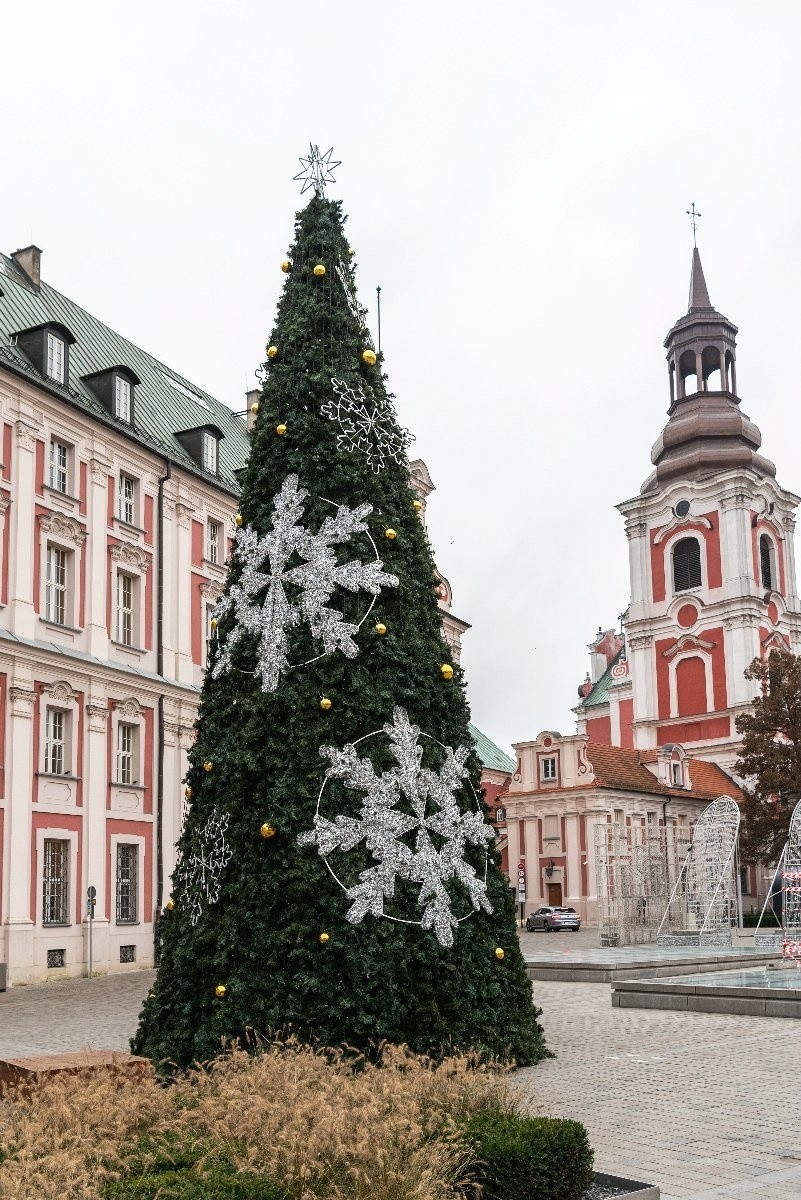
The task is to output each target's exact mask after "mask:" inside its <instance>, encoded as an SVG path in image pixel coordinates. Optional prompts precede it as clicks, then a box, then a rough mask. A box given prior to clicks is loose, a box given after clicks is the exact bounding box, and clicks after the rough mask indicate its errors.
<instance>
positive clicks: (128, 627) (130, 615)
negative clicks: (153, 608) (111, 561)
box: [114, 570, 140, 650]
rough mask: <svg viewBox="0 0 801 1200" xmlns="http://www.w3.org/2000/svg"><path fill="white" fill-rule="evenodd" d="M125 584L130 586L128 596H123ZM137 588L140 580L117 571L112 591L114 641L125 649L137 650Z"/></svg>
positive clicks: (130, 573)
mask: <svg viewBox="0 0 801 1200" xmlns="http://www.w3.org/2000/svg"><path fill="white" fill-rule="evenodd" d="M126 584H130V591H129V594H128V595H127V596H126V595H125V588H126ZM139 586H140V578H139V576H138V575H135V574H133V573H132V572H130V571H123V570H118V571H117V578H116V581H115V589H114V604H115V621H114V631H115V634H116V636H115V639H114V640H115V641H116V642H117V644H118V645H119V646H125V647H126V649H130V650H137V649H139V608H140V604H139Z"/></svg>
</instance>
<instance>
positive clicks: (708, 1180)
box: [0, 935, 801, 1200]
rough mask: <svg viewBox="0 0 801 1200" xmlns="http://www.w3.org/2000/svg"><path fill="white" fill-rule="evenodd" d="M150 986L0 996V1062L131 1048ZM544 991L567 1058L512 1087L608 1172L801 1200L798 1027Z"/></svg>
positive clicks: (589, 988) (558, 1045)
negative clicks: (562, 1124) (567, 1120)
mask: <svg viewBox="0 0 801 1200" xmlns="http://www.w3.org/2000/svg"><path fill="white" fill-rule="evenodd" d="M540 936H541V935H540ZM524 948H525V949H526V950H527V949H528V947H527V946H526V947H524ZM153 977H154V976H153V972H152V971H137V972H134V973H131V974H126V975H114V976H106V977H101V978H98V979H93V980H86V979H74V980H66V981H63V982H59V983H51V984H45V985H42V986H39V987H27V988H15V989H12V990H11V991H9V992H5V993H0V1058H2V1057H9V1056H15V1055H22V1054H55V1053H63V1052H66V1051H74V1050H83V1049H87V1048H89V1049H120V1050H124V1049H127V1046H128V1038H129V1037H130V1035H131V1034H132V1032H133V1030H134V1028H135V1025H136V1018H137V1014H138V1012H139V1007H140V1005H141V1002H142V999H143V997H144V995H145V993H146V991H147V989H148V987H149V986H150V984H151V981H152V980H153ZM534 989H535V997H536V1000H537V1003H538V1004H539V1005H540V1006H541V1007H542V1009H543V1021H544V1024H545V1029H546V1033H547V1037H548V1042H549V1044H550V1046H551V1048H552V1049H553V1050H554V1051H555V1052H556V1055H557V1057H556V1058H555V1059H552V1060H549V1061H548V1062H545V1063H542V1064H540V1065H539V1066H537V1067H533V1068H531V1069H529V1070H525V1071H521V1072H519V1074H518V1075H517V1076H516V1077H515V1078H516V1080H517V1081H518V1083H519V1085H520V1086H521V1087H523V1088H525V1090H526V1092H527V1094H528V1095H529V1096H530V1097H531V1099H532V1100H533V1101H534V1102H535V1103H536V1104H538V1105H540V1106H541V1108H542V1110H543V1111H545V1112H548V1113H551V1114H553V1115H554V1116H566V1117H575V1118H577V1119H578V1120H581V1121H583V1122H584V1123H585V1124H586V1125H587V1127H588V1129H589V1132H590V1139H591V1141H592V1144H593V1146H594V1148H595V1153H596V1166H597V1168H598V1169H599V1170H602V1171H608V1172H610V1173H612V1174H619V1175H625V1176H628V1177H630V1178H634V1179H641V1180H646V1181H648V1182H653V1183H658V1184H659V1185H660V1187H661V1189H662V1197H663V1200H729V1198H730V1200H768V1198H770V1200H797V1198H798V1200H801V1085H799V1079H801V1024H799V1023H797V1022H796V1021H791V1020H780V1019H771V1018H758V1017H736V1016H735V1017H733V1016H716V1015H711V1014H706V1013H677V1012H663V1011H658V1010H655V1011H651V1010H641V1009H613V1008H612V1005H611V1002H610V989H609V985H608V984H594V983H592V984H588V983H552V982H544V981H538V982H536V983H535V984H534Z"/></svg>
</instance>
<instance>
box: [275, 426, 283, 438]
mask: <svg viewBox="0 0 801 1200" xmlns="http://www.w3.org/2000/svg"><path fill="white" fill-rule="evenodd" d="M275 432H276V433H277V434H278V436H279V437H283V436H284V434H285V433H286V425H276V427H275Z"/></svg>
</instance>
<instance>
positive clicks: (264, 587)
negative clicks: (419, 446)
mask: <svg viewBox="0 0 801 1200" xmlns="http://www.w3.org/2000/svg"><path fill="white" fill-rule="evenodd" d="M307 495H308V492H306V491H304V490H303V489H302V488H299V487H298V477H297V475H289V476H288V477H287V478H286V479H285V480H284V484H283V487H282V488H281V491H280V492H279V493H278V495H277V496H276V497H275V498H274V500H273V518H272V531H271V532H270V533H267V534H265V535H264V536H263V537H261V536H260V535H259V534H258V533H257V532H256V530H255V529H254V528H253V527H252V526H250V525H247V526H244V527H243V528H241V529H238V530H237V533H236V539H235V549H234V554H235V556H236V558H237V560H238V562H239V563H240V564H241V567H242V574H241V575H240V577H239V580H238V582H237V583H235V584H233V585H232V586H231V588H230V589H229V591H228V592H227V594H226V595H224V596H223V597H222V598H221V599H220V601H219V602H218V603H217V605H216V606H215V608H214V616H215V617H216V618H217V619H218V621H219V619H220V618H221V617H223V616H225V614H226V613H228V612H230V611H233V613H234V614H235V617H236V623H235V624H234V626H233V628H232V629H230V630H229V631H228V632H227V634H226V635H225V637H224V640H223V639H221V641H220V648H219V651H218V654H217V659H216V661H215V663H214V667H213V668H212V672H211V674H212V677H213V678H217V677H219V676H220V675H222V674H223V672H224V671H228V670H230V669H231V666H232V662H231V655H232V652H233V650H234V649H235V648H236V646H237V645H238V644H239V643H240V642H241V641H242V639H243V638H244V637H246V636H248V635H254V636H255V637H256V638H257V641H258V649H257V670H256V673H257V674H258V675H260V677H261V687H262V691H265V692H274V691H275V689H276V688H277V687H278V684H279V681H280V679H281V676H282V675H283V674H284V672H286V671H288V670H289V667H290V663H289V659H288V657H287V655H288V651H289V637H288V633H289V630H291V629H292V628H294V627H295V626H297V625H300V624H306V625H308V627H309V629H310V631H311V634H312V637H314V638H315V639H319V640H320V641H322V644H323V651H322V654H333V653H334V652H335V651H336V650H341V652H342V653H343V654H344V655H345V657H346V658H355V657H356V655H357V654H358V647H357V645H356V642H355V641H354V640H353V639H354V635H355V634H356V633H357V632H358V630H359V625H354V624H351V623H349V622H348V621H346V620H345V619H344V618H343V616H342V614H341V613H340V612H338V611H337V610H336V609H334V608H329V607H328V601H329V600H330V599H331V596H332V595H333V593H334V591H335V589H336V588H345V589H346V590H347V591H349V592H358V591H360V590H363V591H365V592H368V593H370V594H371V595H372V596H373V601H372V603H371V605H370V608H372V605H373V604H374V603H375V597H376V596H378V595H379V594H380V592H381V588H382V587H397V586H398V579H397V576H395V575H389V574H387V573H386V572H385V571H384V570H383V569H382V568H383V565H384V564H383V563H382V561H381V559H380V558H379V557H378V554H377V552H376V550H375V543H373V541H372V538H371V537H370V534H369V531H368V529H367V520H366V518H367V517H368V516H369V514H370V513H371V512H372V511H373V510H372V505H370V504H360V505H359V506H358V508H348V507H347V506H346V505H344V504H342V505H332V508H334V509H335V513H334V515H333V516H331V517H326V519H325V520H324V521H323V523H322V525H321V526H320V530H319V532H318V533H309V532H308V530H306V529H304V528H303V526H302V525H301V521H302V519H303V502H304V500H305V499H306V497H307ZM357 533H366V534H367V537H368V539H369V541H370V543H371V545H372V546H373V551H374V553H375V555H376V557H375V559H374V561H373V562H368V563H363V562H359V560H358V559H351V560H350V561H348V562H344V563H340V562H338V560H337V555H336V547H338V546H341V545H344V544H345V543H347V542H348V541H350V539H351V538H352V537H353V536H354V535H355V534H357ZM298 560H300V561H299V562H298ZM290 562H294V563H295V564H296V565H294V566H290ZM367 611H368V612H369V611H370V609H369V608H368V610H367ZM366 615H367V614H365V617H366ZM365 617H362V621H364V619H365ZM359 624H361V622H360V623H359ZM317 657H322V655H318V656H317Z"/></svg>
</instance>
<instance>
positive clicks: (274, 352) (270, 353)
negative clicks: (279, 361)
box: [267, 346, 278, 358]
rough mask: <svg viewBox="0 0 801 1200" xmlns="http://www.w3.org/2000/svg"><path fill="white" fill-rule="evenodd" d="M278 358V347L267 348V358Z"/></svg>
mask: <svg viewBox="0 0 801 1200" xmlns="http://www.w3.org/2000/svg"><path fill="white" fill-rule="evenodd" d="M277 356H278V347H277V346H268V347H267V357H268V358H276V357H277Z"/></svg>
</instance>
